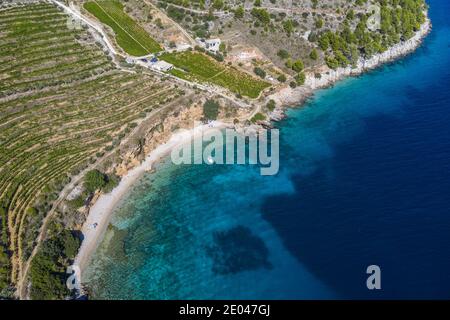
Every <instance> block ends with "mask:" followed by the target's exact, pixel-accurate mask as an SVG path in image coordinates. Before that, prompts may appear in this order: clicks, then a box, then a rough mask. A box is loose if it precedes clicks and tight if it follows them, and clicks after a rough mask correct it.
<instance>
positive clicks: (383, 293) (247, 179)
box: [85, 0, 450, 299]
mask: <svg viewBox="0 0 450 320" xmlns="http://www.w3.org/2000/svg"><path fill="white" fill-rule="evenodd" d="M429 3H430V6H431V9H430V12H431V19H432V22H433V32H432V33H431V34H430V36H429V37H428V38H427V39H426V41H425V43H424V45H423V46H422V47H421V48H420V49H418V50H417V51H416V52H415V53H414V54H412V55H410V56H408V57H406V58H404V59H402V60H400V61H398V62H396V63H392V64H389V65H386V66H384V67H382V68H380V69H378V70H376V71H373V72H370V73H368V74H366V75H364V76H361V77H358V78H351V79H347V80H344V81H342V82H340V83H339V84H337V85H336V86H335V87H333V88H330V89H326V90H322V91H319V92H317V93H316V94H315V96H314V97H313V98H312V99H311V100H310V101H309V102H308V103H307V104H306V106H304V107H302V108H299V109H292V110H290V111H289V112H288V114H289V118H288V119H286V120H285V121H283V122H281V123H279V124H277V126H278V127H279V129H280V138H281V145H280V153H281V161H280V173H279V174H278V175H277V176H274V177H267V176H265V177H263V176H260V175H259V168H257V167H254V166H218V165H214V166H208V165H202V166H174V165H172V164H170V162H169V161H166V162H164V163H163V164H161V165H160V168H159V170H158V172H157V173H155V174H147V175H145V176H144V177H143V178H142V179H141V180H140V181H139V183H137V184H136V185H135V186H134V188H133V189H132V190H130V192H129V194H128V196H126V197H125V198H124V199H123V201H122V203H121V205H120V206H119V207H118V208H117V210H116V212H115V215H114V217H113V221H112V223H111V226H110V228H109V230H108V232H107V234H106V236H105V240H104V241H103V243H102V244H101V246H100V247H99V249H98V251H97V253H96V255H95V258H94V260H93V261H92V263H91V265H90V266H89V268H88V270H87V271H86V274H85V278H86V279H87V280H88V285H89V287H90V288H91V290H92V297H93V298H112V299H218V298H223V299H281V298H284V299H312V298H319V299H333V298H341V299H347V298H362V299H371V298H450V293H449V292H450V290H449V289H448V288H449V287H450V271H449V270H450V256H449V252H450V215H449V207H450V205H449V204H450V193H449V190H450V90H449V88H450V21H449V19H448V15H449V13H450V4H449V3H448V2H447V1H444V0H433V1H429ZM371 264H377V265H379V266H380V267H381V270H382V290H380V291H376V292H374V291H369V290H367V288H366V278H367V275H366V267H367V266H368V265H371Z"/></svg>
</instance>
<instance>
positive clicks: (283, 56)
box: [277, 49, 289, 59]
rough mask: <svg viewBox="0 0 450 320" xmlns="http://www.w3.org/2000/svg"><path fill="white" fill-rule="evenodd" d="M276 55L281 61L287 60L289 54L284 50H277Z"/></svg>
mask: <svg viewBox="0 0 450 320" xmlns="http://www.w3.org/2000/svg"><path fill="white" fill-rule="evenodd" d="M277 55H278V56H279V57H280V58H281V59H287V58H289V52H287V50H284V49H280V50H278V52H277Z"/></svg>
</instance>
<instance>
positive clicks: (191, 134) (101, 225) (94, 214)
mask: <svg viewBox="0 0 450 320" xmlns="http://www.w3.org/2000/svg"><path fill="white" fill-rule="evenodd" d="M226 127H227V125H226V124H225V123H222V122H218V121H215V122H213V123H210V124H209V125H200V126H197V127H195V128H193V129H191V130H186V131H182V132H179V133H176V134H174V135H172V137H171V138H170V140H169V141H168V142H166V143H164V144H161V145H159V146H158V147H157V148H156V149H154V150H153V151H152V152H150V154H149V155H148V156H147V157H146V158H145V160H144V161H143V162H142V163H141V164H140V165H139V166H137V167H135V168H133V169H131V170H130V171H129V172H128V173H127V174H126V175H125V176H123V177H122V179H121V181H120V183H119V185H118V186H117V187H116V188H114V190H113V191H112V192H111V193H108V194H102V195H100V197H99V198H98V199H97V201H96V202H95V203H94V205H93V206H92V207H91V209H90V210H89V214H88V217H87V219H86V221H85V222H84V224H83V227H82V229H81V231H82V233H83V237H84V239H83V242H82V244H81V247H80V249H79V250H78V254H77V256H76V258H75V262H74V266H77V267H78V268H79V271H80V272H81V273H82V271H83V269H84V268H85V267H86V266H87V264H88V263H89V260H90V258H91V257H92V255H93V253H94V252H95V250H96V249H97V246H98V245H99V243H100V241H101V240H102V237H103V235H104V233H105V231H106V229H107V227H108V225H109V222H110V219H111V214H112V212H113V211H114V208H115V207H116V206H117V204H118V202H119V201H120V200H121V199H122V197H123V196H124V195H125V194H126V192H127V191H128V190H129V189H130V187H132V186H133V184H134V183H135V182H136V180H137V179H139V178H140V177H141V176H142V175H143V174H144V173H145V172H147V171H150V170H152V169H153V168H154V166H155V164H157V163H158V161H160V160H161V159H162V158H163V157H165V156H167V155H169V154H170V152H171V151H172V150H173V149H174V148H176V147H179V146H181V145H183V144H186V143H189V142H190V141H192V139H195V138H197V137H199V136H201V135H202V134H204V133H206V132H208V131H209V130H212V129H223V128H226ZM94 225H95V226H96V227H94ZM78 276H79V277H80V278H79V280H82V274H81V275H80V274H79V275H78Z"/></svg>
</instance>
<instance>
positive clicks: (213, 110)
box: [203, 100, 220, 120]
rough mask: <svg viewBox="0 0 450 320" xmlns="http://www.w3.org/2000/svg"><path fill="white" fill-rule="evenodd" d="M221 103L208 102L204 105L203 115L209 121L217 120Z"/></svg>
mask: <svg viewBox="0 0 450 320" xmlns="http://www.w3.org/2000/svg"><path fill="white" fill-rule="evenodd" d="M219 107H220V106H219V103H217V102H216V101H214V100H207V101H206V102H205V103H204V104H203V115H204V116H205V118H206V119H207V120H216V119H217V116H218V115H219Z"/></svg>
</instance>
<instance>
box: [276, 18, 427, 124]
mask: <svg viewBox="0 0 450 320" xmlns="http://www.w3.org/2000/svg"><path fill="white" fill-rule="evenodd" d="M430 31H431V21H430V19H429V18H428V16H427V18H426V21H425V22H424V23H423V24H422V25H421V26H420V29H419V30H418V31H417V32H416V33H415V34H414V36H413V37H412V38H410V39H408V40H406V41H404V42H400V43H398V44H396V45H393V46H392V47H390V48H389V49H388V50H386V51H385V52H383V53H379V54H376V55H374V56H373V57H371V58H369V59H363V58H359V60H358V62H357V64H356V67H354V68H353V67H351V66H349V67H346V68H337V69H336V70H333V69H330V68H328V67H327V66H323V67H322V70H320V72H319V73H320V75H321V76H320V78H316V75H315V73H316V72H305V74H306V79H305V84H304V85H303V86H300V87H297V88H295V89H292V88H291V87H289V86H287V87H286V88H283V89H282V90H280V91H279V92H277V93H275V94H273V95H272V96H271V97H270V98H271V99H273V100H275V101H276V102H277V103H278V104H281V105H287V106H294V105H298V103H299V101H304V100H305V99H306V98H307V97H308V96H310V95H311V94H312V93H313V91H314V90H317V89H321V88H326V87H329V86H331V85H333V84H334V83H336V82H337V81H339V80H342V79H343V78H345V77H349V76H357V75H360V74H362V73H364V72H366V71H368V70H371V69H375V68H377V67H379V66H381V65H382V64H384V63H387V62H391V61H394V60H396V59H399V58H401V57H403V56H405V55H407V54H408V53H411V52H413V51H414V50H415V49H417V48H418V47H419V46H420V45H421V43H422V40H423V39H424V38H425V36H426V35H427V34H428V33H429V32H430ZM275 116H276V114H275Z"/></svg>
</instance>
